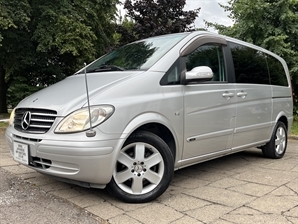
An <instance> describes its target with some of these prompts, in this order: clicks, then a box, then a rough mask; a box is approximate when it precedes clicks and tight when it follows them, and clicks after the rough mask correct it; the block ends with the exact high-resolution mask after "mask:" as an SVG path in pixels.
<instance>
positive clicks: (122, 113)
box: [6, 32, 293, 188]
mask: <svg viewBox="0 0 298 224" xmlns="http://www.w3.org/2000/svg"><path fill="white" fill-rule="evenodd" d="M227 40H228V41H232V42H235V43H241V44H243V45H245V46H248V47H252V48H255V49H257V50H260V51H263V52H266V53H268V54H270V55H272V56H274V57H276V58H278V59H279V60H280V61H281V62H282V64H283V66H284V68H285V71H286V75H287V79H288V82H289V83H290V78H289V73H288V70H287V65H286V63H285V62H284V61H283V60H282V59H281V58H280V57H278V56H276V55H274V54H272V53H270V52H268V51H266V50H264V49H262V48H259V47H256V46H253V45H251V44H248V43H244V42H241V41H239V40H235V39H232V38H229V37H224V36H219V35H217V34H211V33H207V32H193V33H190V34H189V35H187V36H186V37H185V38H184V39H182V40H181V41H180V42H178V43H177V44H176V45H175V46H174V47H173V48H172V49H170V50H169V51H168V52H167V53H166V54H165V55H164V56H163V57H162V58H161V59H160V60H158V61H157V62H156V63H155V64H154V65H153V66H152V67H150V68H149V69H148V70H146V71H140V70H139V71H119V72H118V71H117V72H100V73H99V72H98V73H96V72H95V73H90V74H87V77H88V83H89V91H90V105H103V104H108V105H113V106H114V107H115V112H114V114H113V115H112V116H111V117H110V118H109V119H108V120H107V121H105V122H104V123H102V124H100V125H99V126H97V127H95V130H96V132H97V134H96V136H95V137H93V138H88V137H86V135H85V132H79V133H73V134H55V133H54V130H55V128H56V126H57V125H58V124H59V122H60V121H61V120H62V119H63V118H64V117H65V116H67V115H68V114H70V113H71V112H73V111H75V110H78V109H80V108H82V107H85V106H86V105H87V102H86V93H85V87H84V85H85V83H84V75H83V74H77V75H73V76H70V77H68V78H66V79H65V80H63V81H61V82H59V83H57V84H55V85H53V86H50V87H48V88H46V89H43V90H41V91H39V92H37V93H35V94H33V95H31V96H29V97H27V98H26V99H24V100H23V101H21V102H20V103H19V104H18V106H17V108H46V109H52V110H56V111H57V118H56V120H55V122H54V124H53V125H52V128H51V129H50V131H49V132H47V133H46V134H27V133H22V132H19V131H17V130H15V129H14V128H13V127H12V126H9V127H8V128H7V131H6V138H7V140H8V142H9V146H10V148H11V153H13V151H12V148H13V142H21V143H24V144H27V145H28V146H29V150H30V154H31V156H36V157H40V158H46V159H48V160H51V161H52V166H51V168H49V169H38V168H34V167H31V168H34V169H36V170H37V171H39V172H41V173H44V174H47V175H52V176H55V177H58V178H62V179H64V180H69V181H70V182H72V181H74V182H75V183H77V184H81V185H84V183H87V185H88V186H90V187H98V188H102V187H104V186H105V185H106V184H107V183H109V181H110V180H111V177H112V173H113V170H114V167H115V163H116V160H117V158H118V153H119V151H120V149H121V148H122V146H123V144H124V142H125V140H126V139H127V138H128V137H129V136H130V134H131V133H133V132H134V131H135V130H136V129H138V128H139V127H141V126H142V125H145V124H150V123H158V124H161V125H163V126H165V127H166V128H167V129H168V130H169V131H170V132H171V134H172V135H173V138H174V140H175V146H176V147H175V169H179V168H182V167H185V166H189V165H192V164H195V163H198V162H202V161H206V160H209V159H212V158H216V157H220V156H224V155H227V154H230V153H234V152H238V151H241V150H244V149H245V148H248V147H252V146H260V145H264V144H265V143H266V142H268V141H269V140H270V138H271V135H272V132H273V128H274V126H275V124H276V122H277V121H278V120H279V119H280V118H281V117H282V116H284V117H286V119H287V122H288V132H289V131H290V127H291V124H292V121H293V115H292V110H293V104H292V93H291V87H290V86H288V87H280V86H270V85H254V84H237V83H227V82H226V83H217V84H216V83H215V84H208V85H205V84H202V83H201V84H200V83H195V84H193V83H190V84H186V85H160V80H161V78H162V77H163V76H164V74H165V73H166V72H167V71H168V70H169V68H170V67H171V66H172V64H173V63H174V62H175V61H176V60H177V59H178V58H179V57H180V56H181V55H186V54H187V53H189V52H190V51H191V50H192V48H193V46H192V45H193V44H194V43H195V46H198V45H200V44H203V43H208V42H217V43H225V42H226V41H227ZM184 72H185V71H184ZM181 75H183V71H182V74H181ZM31 139H38V141H32V140H31Z"/></svg>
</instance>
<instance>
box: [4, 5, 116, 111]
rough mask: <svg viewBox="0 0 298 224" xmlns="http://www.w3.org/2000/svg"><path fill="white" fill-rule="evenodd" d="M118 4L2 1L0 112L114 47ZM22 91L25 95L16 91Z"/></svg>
mask: <svg viewBox="0 0 298 224" xmlns="http://www.w3.org/2000/svg"><path fill="white" fill-rule="evenodd" d="M117 3H118V0H72V1H69V0H51V1H48V0H38V1H36V0H10V1H6V0H0V7H1V10H0V31H1V32H0V94H1V98H0V113H5V112H6V111H7V100H6V96H7V94H8V95H9V96H10V98H9V99H8V101H9V103H11V104H14V103H15V101H13V100H15V98H16V99H17V100H20V99H21V98H20V97H24V96H26V95H27V94H30V93H31V92H32V91H36V89H38V88H42V87H44V86H48V85H51V84H52V83H55V82H57V81H59V80H61V79H63V78H64V77H66V76H68V75H70V74H72V73H73V72H74V71H75V70H76V69H78V68H80V67H82V65H83V62H90V61H91V60H93V59H94V58H95V57H97V56H99V55H102V54H103V53H105V52H106V51H107V50H109V49H110V48H111V46H112V45H113V34H114V27H115V26H114V23H113V21H114V20H115V15H116V4H117ZM19 87H20V88H22V89H23V90H24V91H23V93H24V92H25V93H26V95H24V94H20V93H15V89H18V88H19Z"/></svg>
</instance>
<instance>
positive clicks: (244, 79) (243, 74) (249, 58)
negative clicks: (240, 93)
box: [229, 43, 270, 85]
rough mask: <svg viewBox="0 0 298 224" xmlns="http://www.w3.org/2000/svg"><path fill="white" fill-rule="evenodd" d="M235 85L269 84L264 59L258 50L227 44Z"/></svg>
mask: <svg viewBox="0 0 298 224" xmlns="http://www.w3.org/2000/svg"><path fill="white" fill-rule="evenodd" d="M229 46H230V48H231V52H232V57H233V61H234V68H235V78H236V83H255V84H268V85H269V84H270V81H269V74H268V68H267V63H266V58H265V57H264V54H263V53H262V52H260V51H258V50H255V49H252V48H249V47H246V46H243V45H239V44H235V43H229Z"/></svg>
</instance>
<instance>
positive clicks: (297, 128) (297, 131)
mask: <svg viewBox="0 0 298 224" xmlns="http://www.w3.org/2000/svg"><path fill="white" fill-rule="evenodd" d="M291 134H292V135H298V117H295V118H294V122H293V125H292V130H291Z"/></svg>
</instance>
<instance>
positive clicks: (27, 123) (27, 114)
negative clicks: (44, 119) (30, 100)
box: [21, 111, 31, 130]
mask: <svg viewBox="0 0 298 224" xmlns="http://www.w3.org/2000/svg"><path fill="white" fill-rule="evenodd" d="M30 122H31V112H30V111H27V112H25V113H24V115H23V117H22V122H21V126H22V128H23V130H27V129H28V128H29V126H30Z"/></svg>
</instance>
